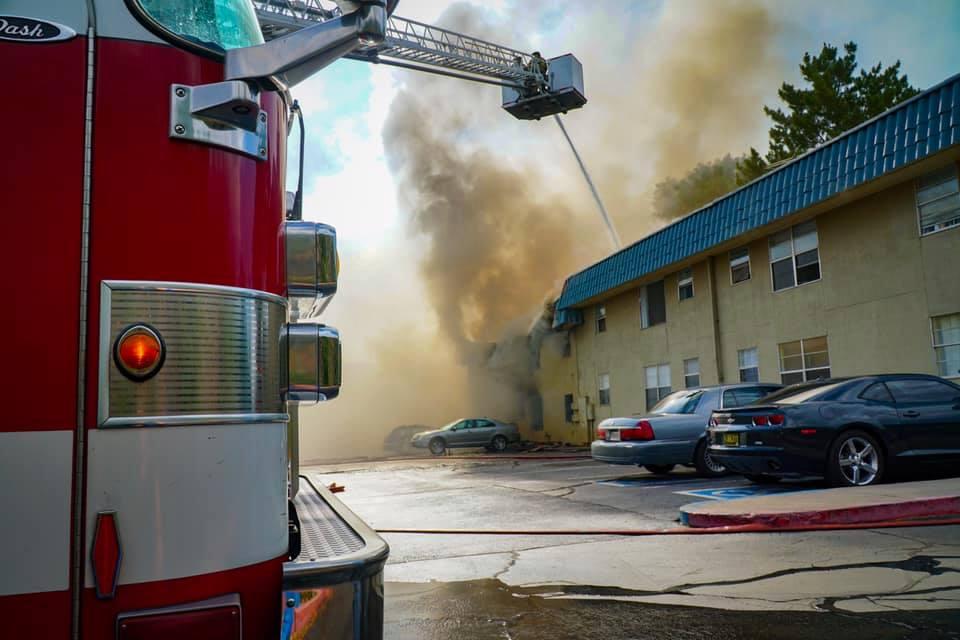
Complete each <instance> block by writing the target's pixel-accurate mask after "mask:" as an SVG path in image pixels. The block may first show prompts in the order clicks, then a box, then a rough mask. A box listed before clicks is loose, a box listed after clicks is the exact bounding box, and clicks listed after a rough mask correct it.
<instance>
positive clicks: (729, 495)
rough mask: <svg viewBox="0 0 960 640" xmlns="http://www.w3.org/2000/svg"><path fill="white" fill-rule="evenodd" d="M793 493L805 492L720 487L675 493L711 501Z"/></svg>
mask: <svg viewBox="0 0 960 640" xmlns="http://www.w3.org/2000/svg"><path fill="white" fill-rule="evenodd" d="M792 491H803V489H801V488H799V487H796V488H794V487H784V486H779V487H764V486H759V485H758V486H751V487H720V488H716V489H695V490H693V491H675V492H674V493H677V494H680V495H685V496H695V497H697V498H707V499H709V500H737V499H738V498H752V497H755V496H768V495H771V494H774V493H790V492H792Z"/></svg>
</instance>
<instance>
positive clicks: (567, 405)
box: [563, 393, 573, 422]
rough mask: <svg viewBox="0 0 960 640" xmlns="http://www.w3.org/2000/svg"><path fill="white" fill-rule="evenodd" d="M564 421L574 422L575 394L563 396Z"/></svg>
mask: <svg viewBox="0 0 960 640" xmlns="http://www.w3.org/2000/svg"><path fill="white" fill-rule="evenodd" d="M563 419H564V421H566V422H573V394H572V393H568V394H566V395H565V396H563Z"/></svg>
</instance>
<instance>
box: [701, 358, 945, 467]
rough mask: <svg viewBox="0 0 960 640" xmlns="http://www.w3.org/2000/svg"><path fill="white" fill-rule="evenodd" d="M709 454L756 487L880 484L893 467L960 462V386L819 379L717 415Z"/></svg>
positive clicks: (919, 380)
mask: <svg viewBox="0 0 960 640" xmlns="http://www.w3.org/2000/svg"><path fill="white" fill-rule="evenodd" d="M707 437H708V439H709V442H710V456H711V458H713V459H714V460H716V461H717V462H719V463H720V464H722V465H724V466H725V467H726V468H727V469H730V470H731V471H734V472H737V473H742V474H743V475H745V476H746V477H747V478H749V479H750V480H753V481H754V482H774V481H776V480H777V479H779V478H784V477H805V476H822V477H825V478H827V480H828V481H829V482H830V483H831V484H833V485H837V486H853V485H859V486H864V485H869V484H875V483H877V482H879V481H880V480H881V479H882V478H883V475H884V473H885V472H886V471H887V469H888V468H893V467H894V466H899V465H902V464H906V463H913V462H924V463H925V462H946V461H949V460H954V459H960V387H958V386H957V385H955V384H953V383H951V382H949V381H947V380H944V379H942V378H938V377H936V376H928V375H918V374H890V375H876V376H862V377H857V378H845V379H838V378H834V379H830V380H818V381H816V382H809V383H801V384H797V385H793V386H791V387H787V388H786V389H783V390H782V391H778V392H776V393H774V394H772V395H769V396H767V397H766V398H763V399H761V400H760V401H758V402H757V403H756V404H753V405H750V406H747V407H742V408H739V409H729V410H722V411H714V412H713V415H712V416H711V418H710V426H709V428H708V436H707Z"/></svg>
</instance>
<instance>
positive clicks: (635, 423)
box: [590, 383, 781, 477]
mask: <svg viewBox="0 0 960 640" xmlns="http://www.w3.org/2000/svg"><path fill="white" fill-rule="evenodd" d="M780 388H781V385H779V384H767V383H740V384H732V385H716V386H710V387H697V388H695V389H684V390H683V391H676V392H674V393H671V394H670V395H668V396H667V397H665V398H664V399H663V400H661V401H660V402H659V403H657V405H656V406H655V407H653V409H651V410H650V412H649V413H648V414H645V415H643V414H641V415H638V416H636V417H629V418H608V419H606V420H604V421H603V422H601V423H600V425H599V426H598V427H597V439H596V440H595V441H594V442H593V444H592V445H591V446H590V454H591V456H592V457H593V459H594V460H599V461H601V462H609V463H612V464H637V465H641V466H644V467H646V468H647V470H649V471H651V472H652V473H658V474H660V473H669V472H670V471H671V470H672V469H673V468H674V467H675V466H676V465H678V464H683V465H692V466H694V467H696V469H697V471H698V472H699V474H700V475H702V476H706V477H715V476H720V475H723V474H724V473H726V469H725V468H724V467H723V465H721V464H719V463H718V462H716V461H714V460H712V459H711V458H710V451H709V446H708V443H707V440H706V430H707V422H708V421H709V419H710V413H711V412H713V411H715V410H716V409H718V408H731V407H741V406H744V405H747V404H750V403H752V402H755V401H756V400H759V399H760V398H762V397H764V396H766V395H768V394H770V393H773V392H774V391H776V390H778V389H780Z"/></svg>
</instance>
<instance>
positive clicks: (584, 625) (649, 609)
mask: <svg viewBox="0 0 960 640" xmlns="http://www.w3.org/2000/svg"><path fill="white" fill-rule="evenodd" d="M305 471H307V472H308V473H310V474H311V475H314V476H315V477H316V478H317V479H318V480H319V481H320V482H326V483H329V482H333V481H336V482H338V483H339V484H343V485H345V486H346V487H347V491H346V492H345V493H342V494H339V497H340V498H341V499H342V500H343V501H344V502H345V503H346V504H347V505H348V506H349V507H350V508H351V509H353V510H354V511H355V512H356V513H357V514H358V515H359V516H361V517H362V518H363V519H365V520H366V521H367V522H368V523H369V524H371V525H372V526H374V527H375V528H380V529H382V528H425V529H427V528H429V529H437V528H441V529H451V528H452V529H459V528H473V529H483V530H491V529H506V530H517V529H523V530H526V531H529V530H533V529H540V530H557V529H564V530H569V529H575V528H582V529H590V530H596V529H600V528H604V529H614V528H673V527H676V526H677V518H678V508H679V507H680V506H681V505H683V504H687V503H689V502H691V501H695V500H702V499H704V498H705V497H715V498H724V497H726V498H731V497H733V498H735V497H738V496H742V495H746V494H749V493H750V492H751V491H753V489H752V488H751V486H750V485H749V483H747V482H746V481H745V480H742V479H738V478H734V477H728V478H722V479H719V480H716V479H715V480H703V479H699V478H697V477H695V476H694V475H693V473H692V472H690V471H687V470H681V471H679V472H677V473H675V474H672V475H671V476H668V477H657V476H652V475H650V474H649V473H647V472H645V471H641V470H639V469H637V468H632V467H616V466H609V465H603V464H599V463H594V462H593V461H590V460H560V461H556V460H553V461H514V460H492V461H491V460H482V461H481V460H477V461H471V460H445V459H443V458H438V459H426V460H408V461H393V462H386V463H377V462H370V463H363V464H353V465H337V466H327V467H324V468H312V469H306V470H305ZM789 488H790V489H795V490H809V489H816V488H820V486H819V485H817V484H815V483H813V484H811V483H800V484H797V485H791V486H790V487H789ZM691 494H692V495H691ZM384 537H385V538H386V539H387V541H388V542H389V543H390V546H391V556H390V560H389V563H388V565H387V568H386V571H385V580H386V582H387V585H386V590H387V608H386V620H387V622H386V625H387V629H386V637H387V638H437V639H439V638H451V639H452V638H467V639H471V638H478V639H482V638H598V639H599V638H604V639H610V638H661V637H662V638H701V637H702V638H711V639H716V638H764V637H776V638H814V637H818V636H824V637H844V638H926V637H931V638H933V637H960V527H923V528H910V529H887V530H860V531H828V532H804V533H774V534H730V535H710V536H695V535H671V536H655V537H642V538H641V537H623V536H613V535H579V536H574V535H561V536H547V535H532V534H531V535H450V534H446V535H426V534H417V533H403V534H384Z"/></svg>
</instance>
